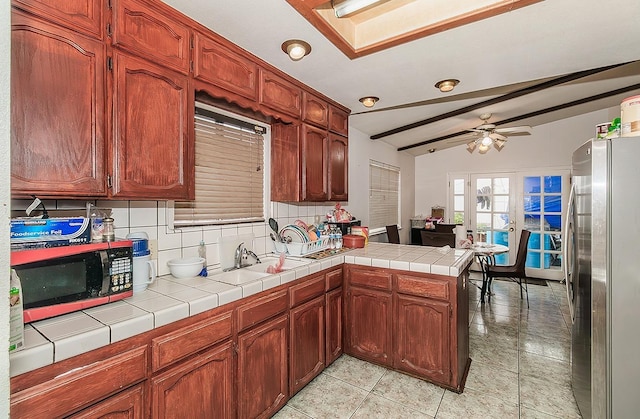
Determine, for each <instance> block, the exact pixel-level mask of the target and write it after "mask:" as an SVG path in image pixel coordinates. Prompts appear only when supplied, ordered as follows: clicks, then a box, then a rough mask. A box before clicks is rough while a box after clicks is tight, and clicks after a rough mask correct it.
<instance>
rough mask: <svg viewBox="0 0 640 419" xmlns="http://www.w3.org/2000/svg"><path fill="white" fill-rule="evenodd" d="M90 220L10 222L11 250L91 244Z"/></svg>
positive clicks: (76, 218)
mask: <svg viewBox="0 0 640 419" xmlns="http://www.w3.org/2000/svg"><path fill="white" fill-rule="evenodd" d="M90 221H91V220H90V219H89V218H85V217H65V218H58V217H56V218H47V219H41V218H17V219H12V220H11V250H21V249H37V248H44V247H58V246H68V245H72V244H86V243H91V228H90V227H91V222H90Z"/></svg>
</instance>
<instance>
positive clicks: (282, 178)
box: [271, 123, 301, 202]
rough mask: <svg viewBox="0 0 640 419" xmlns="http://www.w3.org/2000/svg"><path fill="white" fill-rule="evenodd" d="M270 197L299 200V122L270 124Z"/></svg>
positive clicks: (281, 200)
mask: <svg viewBox="0 0 640 419" xmlns="http://www.w3.org/2000/svg"><path fill="white" fill-rule="evenodd" d="M271 127H272V130H271V199H272V200H273V201H278V202H296V201H299V200H300V140H299V136H300V131H301V125H300V124H283V123H275V124H273V125H271Z"/></svg>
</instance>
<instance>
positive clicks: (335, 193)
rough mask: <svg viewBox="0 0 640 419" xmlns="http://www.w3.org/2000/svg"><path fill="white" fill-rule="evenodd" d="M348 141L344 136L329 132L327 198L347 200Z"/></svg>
mask: <svg viewBox="0 0 640 419" xmlns="http://www.w3.org/2000/svg"><path fill="white" fill-rule="evenodd" d="M348 162H349V143H348V140H347V139H346V138H345V137H341V136H339V135H335V134H329V199H330V200H331V201H348V200H349V165H348Z"/></svg>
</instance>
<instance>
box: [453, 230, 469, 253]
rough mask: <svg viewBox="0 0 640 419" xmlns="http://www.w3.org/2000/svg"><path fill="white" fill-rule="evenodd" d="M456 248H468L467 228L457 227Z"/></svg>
mask: <svg viewBox="0 0 640 419" xmlns="http://www.w3.org/2000/svg"><path fill="white" fill-rule="evenodd" d="M455 233H456V248H457V249H465V248H468V247H469V246H468V243H467V242H468V240H467V228H466V227H465V226H461V225H457V226H456V230H455Z"/></svg>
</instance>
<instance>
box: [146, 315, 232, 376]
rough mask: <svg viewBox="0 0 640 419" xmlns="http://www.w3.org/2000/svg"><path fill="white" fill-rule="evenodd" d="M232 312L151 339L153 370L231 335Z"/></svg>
mask: <svg viewBox="0 0 640 419" xmlns="http://www.w3.org/2000/svg"><path fill="white" fill-rule="evenodd" d="M231 327H232V321H231V312H229V313H225V314H222V315H220V316H217V317H214V318H213V319H206V320H202V321H200V322H198V323H195V324H192V325H190V326H187V327H185V328H184V329H179V330H176V331H175V332H171V333H167V334H166V335H164V336H160V337H157V338H155V339H153V340H152V341H151V366H152V368H153V371H157V370H159V369H161V368H164V367H166V366H167V365H169V364H172V363H173V362H175V361H176V360H178V359H181V358H184V357H186V356H189V355H191V354H193V353H196V352H198V351H200V350H202V349H204V348H206V347H208V346H211V345H213V344H214V343H216V342H219V341H221V340H223V339H226V338H230V337H231Z"/></svg>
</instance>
